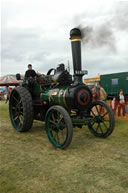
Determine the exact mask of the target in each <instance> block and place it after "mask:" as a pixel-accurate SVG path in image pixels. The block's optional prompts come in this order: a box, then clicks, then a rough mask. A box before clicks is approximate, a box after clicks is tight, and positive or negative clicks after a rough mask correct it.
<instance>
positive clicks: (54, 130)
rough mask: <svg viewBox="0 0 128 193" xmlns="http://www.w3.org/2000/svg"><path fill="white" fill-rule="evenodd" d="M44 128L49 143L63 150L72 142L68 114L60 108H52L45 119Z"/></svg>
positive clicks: (70, 122) (71, 130)
mask: <svg viewBox="0 0 128 193" xmlns="http://www.w3.org/2000/svg"><path fill="white" fill-rule="evenodd" d="M45 128H46V132H47V135H48V138H49V140H50V142H51V143H52V144H53V146H55V147H56V148H61V149H65V148H66V147H67V146H68V145H69V144H70V143H71V141H72V135H73V129H72V128H73V126H72V121H71V118H70V116H69V114H68V112H67V111H66V110H65V109H64V108H63V107H61V106H58V105H56V106H52V107H51V108H50V109H49V110H48V112H47V113H46V117H45Z"/></svg>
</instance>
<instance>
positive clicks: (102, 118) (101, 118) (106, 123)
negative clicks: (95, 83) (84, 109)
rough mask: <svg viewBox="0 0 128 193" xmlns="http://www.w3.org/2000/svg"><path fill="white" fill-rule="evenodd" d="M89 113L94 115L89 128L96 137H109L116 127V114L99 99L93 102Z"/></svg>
mask: <svg viewBox="0 0 128 193" xmlns="http://www.w3.org/2000/svg"><path fill="white" fill-rule="evenodd" d="M88 113H89V114H90V115H91V116H92V117H93V121H92V122H91V123H89V124H88V128H89V129H90V131H91V132H92V133H93V135H95V136H96V137H104V138H105V137H108V136H109V135H110V134H111V133H112V132H113V129H114V126H115V118H114V114H113V112H112V110H111V108H110V107H109V105H108V104H106V103H105V102H103V101H97V102H94V103H92V104H91V106H90V107H89V109H88Z"/></svg>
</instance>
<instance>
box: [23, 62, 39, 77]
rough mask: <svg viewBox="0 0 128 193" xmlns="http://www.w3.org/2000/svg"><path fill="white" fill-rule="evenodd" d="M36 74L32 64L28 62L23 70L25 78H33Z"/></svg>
mask: <svg viewBox="0 0 128 193" xmlns="http://www.w3.org/2000/svg"><path fill="white" fill-rule="evenodd" d="M35 76H37V74H36V72H35V70H33V69H32V65H31V64H28V70H27V71H26V72H25V79H28V78H29V77H32V78H34V77H35Z"/></svg>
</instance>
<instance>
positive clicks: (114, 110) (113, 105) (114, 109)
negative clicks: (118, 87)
mask: <svg viewBox="0 0 128 193" xmlns="http://www.w3.org/2000/svg"><path fill="white" fill-rule="evenodd" d="M110 106H111V109H112V111H113V113H114V115H116V97H113V100H112V101H111V105H110Z"/></svg>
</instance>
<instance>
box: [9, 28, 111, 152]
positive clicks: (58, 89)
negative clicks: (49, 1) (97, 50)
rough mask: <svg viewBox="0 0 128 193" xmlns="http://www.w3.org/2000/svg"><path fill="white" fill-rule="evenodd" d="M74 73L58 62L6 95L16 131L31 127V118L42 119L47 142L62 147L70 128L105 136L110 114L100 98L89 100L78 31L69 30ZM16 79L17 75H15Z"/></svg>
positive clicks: (69, 133)
mask: <svg viewBox="0 0 128 193" xmlns="http://www.w3.org/2000/svg"><path fill="white" fill-rule="evenodd" d="M70 40H71V47H72V58H73V72H74V75H73V76H72V75H70V73H69V72H68V71H67V69H65V65H64V64H60V65H59V66H58V67H57V68H56V69H54V68H51V69H50V70H49V71H48V72H47V74H46V75H44V74H41V75H39V76H37V77H35V78H31V77H30V78H28V79H27V80H23V81H22V85H21V86H18V87H15V88H14V89H13V90H12V92H11V95H10V100H9V113H10V119H11V123H12V125H13V127H14V128H15V129H16V130H17V131H18V132H25V131H28V130H30V129H31V127H32V124H33V120H40V121H44V122H45V129H46V133H47V136H48V139H49V140H50V142H51V143H52V144H53V146H55V147H56V148H61V149H64V148H66V147H68V145H69V144H70V143H71V141H72V136H73V127H80V128H82V126H84V125H87V126H88V128H89V130H90V131H91V132H92V134H93V135H95V136H96V137H102V138H105V137H108V136H109V135H110V134H111V133H112V131H113V129H114V122H115V121H114V115H113V112H112V111H111V108H110V107H109V106H108V105H107V104H106V103H105V102H103V101H97V102H95V103H92V92H91V90H90V89H89V88H88V86H86V85H85V84H84V83H83V81H82V77H83V75H85V74H86V73H87V71H82V68H81V31H80V30H79V29H78V28H74V29H72V30H71V31H70ZM17 79H20V74H17Z"/></svg>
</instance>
